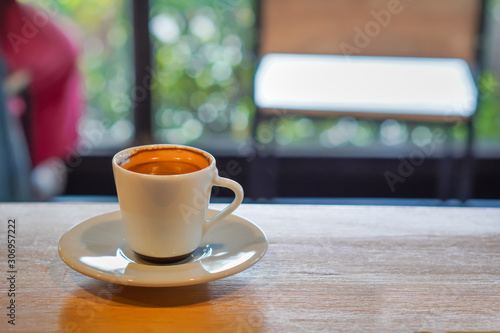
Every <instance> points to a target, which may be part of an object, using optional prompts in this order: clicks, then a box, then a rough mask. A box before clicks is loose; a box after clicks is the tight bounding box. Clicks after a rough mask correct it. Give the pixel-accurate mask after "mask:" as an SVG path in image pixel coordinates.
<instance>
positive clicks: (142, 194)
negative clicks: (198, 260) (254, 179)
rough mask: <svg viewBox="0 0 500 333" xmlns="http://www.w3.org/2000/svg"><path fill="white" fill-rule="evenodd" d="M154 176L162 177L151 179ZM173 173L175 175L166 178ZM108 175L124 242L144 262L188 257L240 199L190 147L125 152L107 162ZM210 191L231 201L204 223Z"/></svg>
mask: <svg viewBox="0 0 500 333" xmlns="http://www.w3.org/2000/svg"><path fill="white" fill-rule="evenodd" d="M147 163H149V164H147ZM186 166H187V167H188V168H187V169H186V168H185V167H186ZM160 169H161V170H160ZM163 169H164V170H163ZM188 169H189V170H188ZM187 171H191V172H187ZM143 172H146V173H143ZM158 172H159V173H167V174H153V173H158ZM176 172H180V173H178V174H171V173H176ZM113 173H114V177H115V184H116V190H117V193H118V201H119V204H120V211H121V214H122V220H123V223H124V227H125V235H126V240H127V243H128V245H129V246H130V248H131V249H132V250H134V251H135V252H136V253H137V254H138V255H139V256H140V257H142V258H143V259H146V260H150V261H160V262H174V261H180V260H183V259H185V258H187V257H189V256H190V255H191V254H192V253H193V252H194V251H195V250H196V249H197V248H198V247H199V246H200V244H201V241H202V238H203V235H204V234H205V233H206V232H207V231H208V230H209V229H210V228H211V227H212V226H213V225H214V224H215V223H217V222H218V221H220V220H221V219H223V218H224V217H226V216H228V215H229V214H231V213H232V212H233V211H234V210H235V209H236V208H237V207H238V206H239V205H240V204H241V202H242V200H243V188H242V187H241V186H240V185H239V184H238V183H236V182H235V181H233V180H230V179H227V178H222V177H219V175H218V171H217V168H216V166H215V158H214V157H213V156H212V155H211V154H209V153H207V152H205V151H203V150H201V149H197V148H193V147H188V146H182V145H164V144H156V145H146V146H138V147H132V148H128V149H125V150H122V151H120V152H118V153H117V154H116V155H115V156H114V157H113ZM168 173H170V174H168ZM213 186H221V187H227V188H229V189H231V190H232V191H233V192H234V194H235V198H234V200H233V201H232V202H231V204H229V205H228V206H227V207H226V208H225V209H224V210H222V211H221V212H219V213H218V214H217V215H215V216H214V217H212V218H211V219H207V217H206V216H207V209H208V204H209V200H210V193H211V189H212V187H213Z"/></svg>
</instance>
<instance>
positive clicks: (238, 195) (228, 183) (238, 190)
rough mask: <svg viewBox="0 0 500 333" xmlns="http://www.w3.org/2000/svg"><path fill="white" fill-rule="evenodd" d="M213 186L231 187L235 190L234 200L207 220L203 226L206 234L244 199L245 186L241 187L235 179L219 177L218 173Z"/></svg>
mask: <svg viewBox="0 0 500 333" xmlns="http://www.w3.org/2000/svg"><path fill="white" fill-rule="evenodd" d="M212 186H220V187H226V188H228V189H230V190H231V191H233V192H234V199H233V202H231V204H229V206H227V207H226V208H224V209H223V210H221V211H220V212H219V213H218V214H217V215H215V216H213V217H212V218H211V219H209V220H207V221H206V222H205V224H204V226H203V234H205V233H206V232H207V231H208V230H209V229H210V228H211V227H212V226H213V225H214V224H215V223H217V222H218V221H220V220H222V219H223V218H225V217H226V216H228V215H229V214H231V213H232V212H234V210H235V209H236V208H238V206H239V205H240V204H241V202H242V201H243V187H241V185H240V184H238V183H237V182H235V181H234V180H231V179H228V178H223V177H219V176H218V175H217V176H215V180H214V182H213V185H212Z"/></svg>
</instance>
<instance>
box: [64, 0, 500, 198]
mask: <svg viewBox="0 0 500 333" xmlns="http://www.w3.org/2000/svg"><path fill="white" fill-rule="evenodd" d="M255 6H256V7H255V10H256V12H259V10H260V8H261V6H260V0H257V1H256V2H255ZM481 6H482V8H481V19H480V24H479V41H478V47H477V53H476V54H477V59H480V60H482V57H483V46H484V25H485V22H484V21H485V11H486V1H482V5H481ZM132 9H133V27H134V32H133V36H134V61H133V63H134V73H135V86H138V87H140V86H143V84H144V80H147V78H148V77H149V76H150V71H151V68H153V67H154V66H152V58H151V51H152V45H151V41H150V35H149V29H148V27H149V1H148V0H132ZM256 18H257V20H256V31H257V32H256V34H257V35H258V31H259V29H260V27H259V15H256ZM255 45H256V46H255V47H256V54H258V52H257V50H258V38H256V44H255ZM481 68H482V61H479V63H478V66H477V68H476V70H477V71H478V72H479V71H480V69H481ZM144 92H145V93H144V94H141V95H140V96H139V95H137V94H136V95H133V96H132V98H133V101H132V105H133V110H132V112H133V115H132V118H133V119H134V125H135V134H134V139H133V143H132V144H134V145H140V144H148V143H152V142H153V136H152V109H151V107H152V104H151V91H150V90H149V89H145V90H144ZM117 150H118V149H117ZM114 152H115V151H111V150H108V149H106V150H102V151H100V152H98V153H97V154H94V155H90V156H82V157H80V163H79V164H78V165H77V166H73V168H72V166H69V167H70V168H69V182H68V187H67V190H66V192H65V194H66V195H116V191H115V188H114V183H113V175H112V170H111V162H110V161H111V157H112V155H113V154H114ZM213 153H214V154H215V156H216V158H217V160H218V168H219V170H220V171H222V172H224V171H225V170H226V169H227V168H228V165H230V163H233V164H234V162H236V163H237V164H238V166H240V169H238V170H240V171H239V172H237V173H233V174H230V175H229V176H231V178H234V179H236V180H237V181H238V182H240V183H241V184H242V185H243V187H244V188H245V190H246V192H247V198H248V199H247V200H251V201H268V202H272V198H275V197H281V198H294V197H309V198H335V197H336V198H339V197H341V198H346V197H349V198H376V197H383V198H414V199H415V198H416V199H419V198H439V188H438V186H437V182H436V172H435V171H436V170H438V169H440V170H441V174H442V173H443V172H451V171H453V170H454V168H455V166H456V165H457V161H456V159H453V158H451V159H447V160H445V161H443V160H440V159H438V158H434V157H430V158H428V159H427V160H426V161H425V163H424V164H422V166H420V167H418V168H417V169H416V171H415V172H414V173H412V175H411V176H409V177H407V178H405V182H404V183H398V184H397V185H398V186H399V187H400V188H399V189H397V190H396V191H394V192H392V191H391V190H390V187H389V186H388V184H387V183H386V182H385V178H384V172H385V171H388V170H397V168H398V166H399V165H400V164H401V163H402V162H401V158H398V157H396V156H394V157H384V158H374V157H347V158H346V157H343V158H340V157H319V156H318V157H307V156H282V157H279V156H278V157H275V158H273V159H269V158H261V159H258V160H254V159H253V157H252V153H249V154H247V155H243V156H242V155H241V154H240V153H237V152H234V154H229V155H228V154H227V152H226V153H225V154H218V152H217V151H213ZM475 169H476V172H475V175H474V182H473V183H475V184H476V186H475V188H474V190H473V191H472V196H471V197H472V198H479V199H499V198H500V193H499V192H498V190H497V189H499V188H500V173H499V172H498V171H499V170H500V158H480V159H477V160H476V166H475ZM226 176H227V175H226ZM255 177H257V178H259V177H260V178H261V179H260V180H261V181H259V182H256V181H255V179H256V178H255ZM459 177H460V176H459V175H458V174H455V175H453V176H452V177H451V179H452V181H453V182H454V183H455V184H458V182H459V180H460V179H459ZM96 184H99V186H98V187H97V186H96ZM270 189H271V190H270ZM229 195H230V194H229V193H226V192H221V193H219V196H222V197H225V196H229Z"/></svg>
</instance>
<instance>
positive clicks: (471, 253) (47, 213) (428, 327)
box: [0, 204, 500, 332]
mask: <svg viewBox="0 0 500 333" xmlns="http://www.w3.org/2000/svg"><path fill="white" fill-rule="evenodd" d="M213 207H214V208H221V207H222V206H220V205H214V206H213ZM116 209H118V206H117V205H114V204H0V218H1V219H2V228H1V230H0V239H1V242H0V244H1V246H0V253H1V257H2V258H4V259H3V263H2V264H1V265H0V267H2V268H1V270H0V279H1V280H2V281H3V282H2V283H1V284H0V288H1V290H0V308H1V309H3V310H2V311H0V314H1V316H0V318H2V319H1V320H0V332H8V331H12V332H337V331H338V332H422V331H427V332H444V331H469V332H470V331H495V330H496V331H500V210H499V209H487V208H436V207H369V206H299V205H242V206H241V207H239V208H238V209H237V210H236V214H237V215H240V216H242V217H245V218H247V219H249V220H251V221H253V222H255V223H256V224H258V225H259V226H260V227H261V228H262V229H263V230H264V232H265V233H266V234H267V237H268V240H269V250H268V253H267V254H266V255H265V256H264V258H263V259H262V261H261V262H259V263H257V264H256V265H255V266H253V267H251V268H250V269H248V270H246V271H244V272H241V273H239V274H237V275H234V276H231V277H228V278H225V279H222V280H218V281H213V282H209V283H206V284H202V285H197V286H189V287H178V288H140V287H129V286H120V285H114V284H111V283H106V282H102V281H98V280H95V279H92V278H90V277H86V276H83V275H81V274H79V273H77V272H74V271H73V270H71V269H70V268H69V267H67V266H66V265H65V264H64V263H63V262H62V261H61V259H60V258H59V256H58V253H57V245H58V241H59V238H60V237H61V236H62V235H63V233H64V232H65V231H66V230H68V229H69V228H70V227H71V226H73V225H75V224H77V223H78V222H80V221H82V220H84V219H87V218H90V217H92V216H95V215H97V214H100V213H103V212H108V211H111V210H116ZM9 218H10V219H15V220H16V244H17V252H16V256H17V257H16V268H17V275H16V325H15V326H12V325H9V324H8V323H7V321H8V320H9V318H8V317H7V316H6V314H7V311H8V310H7V309H6V307H7V306H8V302H9V297H8V296H7V293H8V290H7V289H8V288H9V285H8V284H7V283H5V281H6V278H7V277H8V274H7V270H8V267H7V221H8V219H9Z"/></svg>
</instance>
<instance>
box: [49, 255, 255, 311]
mask: <svg viewBox="0 0 500 333" xmlns="http://www.w3.org/2000/svg"><path fill="white" fill-rule="evenodd" d="M49 270H50V276H51V279H52V280H53V281H54V283H55V284H56V285H57V286H59V288H61V289H64V290H66V292H67V293H69V294H72V295H74V296H75V297H77V298H80V299H82V298H83V299H86V300H88V301H91V302H96V303H100V304H106V303H109V302H116V303H121V304H126V305H133V306H141V307H153V308H165V307H179V306H188V305H194V304H200V303H205V302H212V301H217V300H218V299H221V298H223V297H225V296H227V295H230V294H233V293H235V292H237V291H238V290H239V289H241V288H243V287H245V286H246V285H247V284H248V283H249V282H250V280H251V279H252V277H251V276H248V275H247V274H245V275H243V276H242V275H240V276H232V277H228V278H225V279H222V280H217V281H212V282H208V283H203V284H199V285H192V286H183V287H163V288H162V287H155V288H152V287H151V288H150V287H135V286H125V285H119V284H114V283H110V282H105V281H100V280H96V279H94V278H91V277H88V276H85V275H83V274H80V273H78V272H75V271H73V270H72V269H70V268H69V267H67V266H66V265H65V264H64V263H63V262H62V260H61V259H60V258H59V256H58V255H56V256H55V257H54V258H53V259H52V262H51V264H50V268H49Z"/></svg>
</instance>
